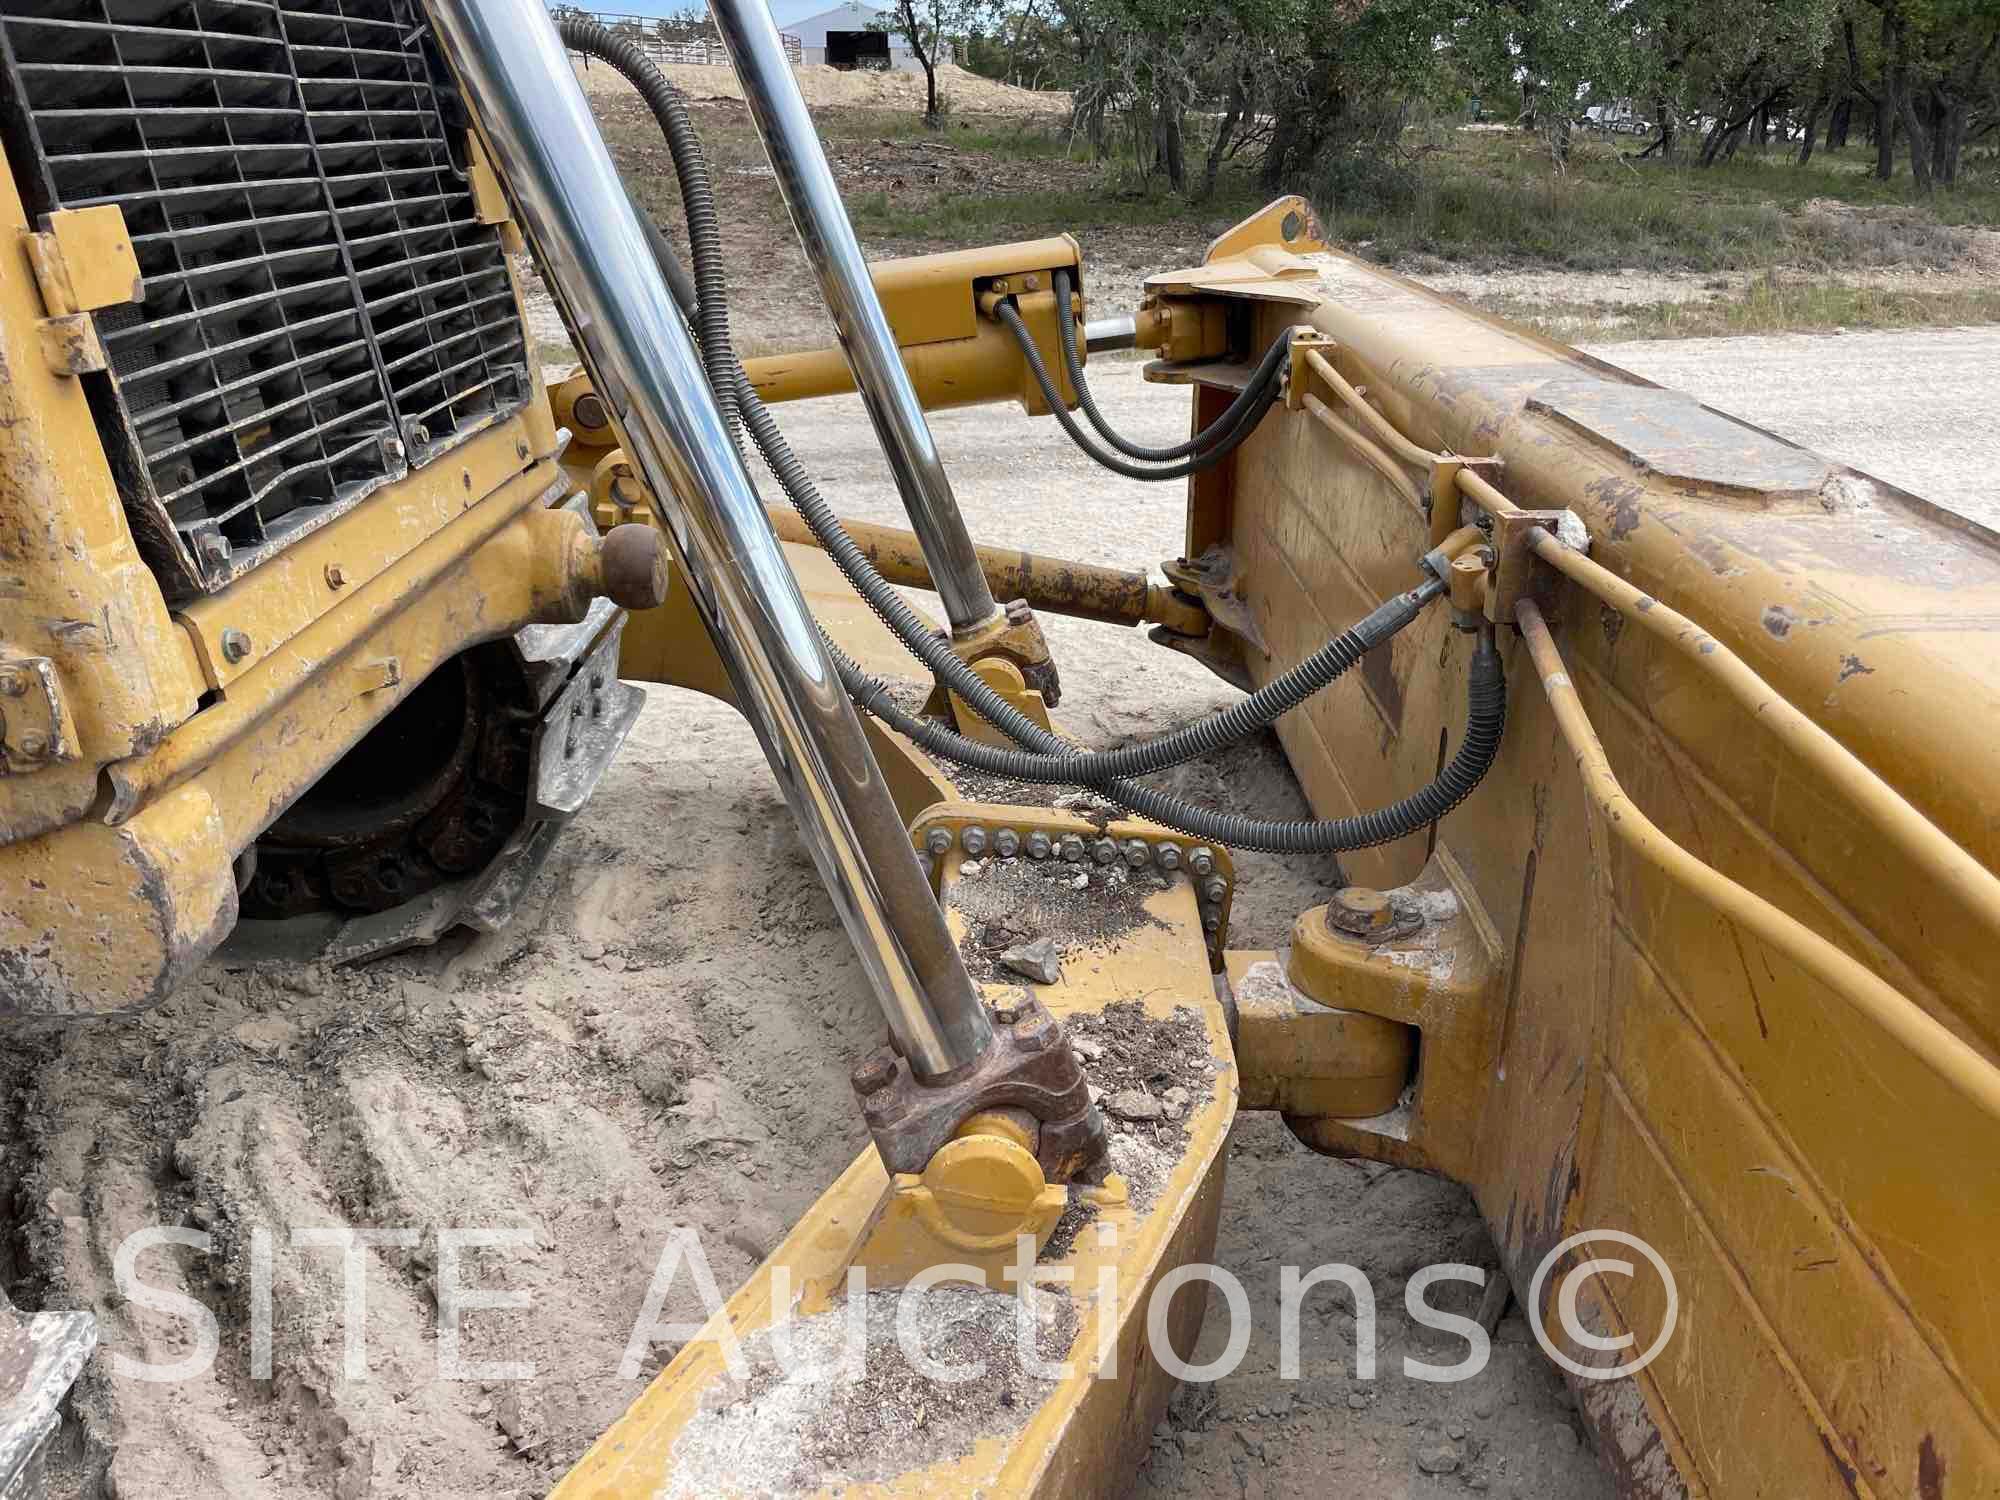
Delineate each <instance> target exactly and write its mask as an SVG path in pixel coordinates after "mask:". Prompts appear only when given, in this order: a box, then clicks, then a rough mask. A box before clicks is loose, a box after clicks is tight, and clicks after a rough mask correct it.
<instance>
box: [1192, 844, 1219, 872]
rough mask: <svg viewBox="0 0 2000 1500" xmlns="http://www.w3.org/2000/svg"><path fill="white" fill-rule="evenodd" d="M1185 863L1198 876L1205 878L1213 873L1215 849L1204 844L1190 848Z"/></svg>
mask: <svg viewBox="0 0 2000 1500" xmlns="http://www.w3.org/2000/svg"><path fill="white" fill-rule="evenodd" d="M1187 864H1188V868H1189V869H1190V870H1192V871H1193V872H1194V873H1195V875H1196V876H1197V877H1198V878H1200V879H1202V880H1206V879H1208V877H1209V876H1211V875H1213V874H1214V873H1215V851H1214V850H1213V849H1211V848H1209V847H1208V845H1206V844H1202V845H1200V846H1199V847H1197V848H1194V849H1190V850H1189V851H1188V857H1187Z"/></svg>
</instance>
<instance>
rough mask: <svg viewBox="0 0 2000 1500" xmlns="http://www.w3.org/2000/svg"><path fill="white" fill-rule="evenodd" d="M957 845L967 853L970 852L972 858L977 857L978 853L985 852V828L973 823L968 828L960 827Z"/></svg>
mask: <svg viewBox="0 0 2000 1500" xmlns="http://www.w3.org/2000/svg"><path fill="white" fill-rule="evenodd" d="M958 847H959V848H961V849H963V850H964V851H965V852H966V853H967V854H970V855H971V856H972V857H973V858H974V859H977V858H979V856H980V855H982V854H984V853H985V852H986V830H985V829H984V828H981V827H979V826H978V825H977V824H974V825H973V826H972V827H970V828H963V829H960V830H959V834H958Z"/></svg>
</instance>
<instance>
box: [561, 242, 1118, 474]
mask: <svg viewBox="0 0 2000 1500" xmlns="http://www.w3.org/2000/svg"><path fill="white" fill-rule="evenodd" d="M1059 269H1060V270H1067V271H1069V272H1070V273H1071V275H1072V279H1073V280H1076V281H1078V282H1079V283H1080V280H1081V277H1082V273H1083V257H1082V252H1081V251H1080V250H1079V249H1078V248H1077V243H1076V241H1075V240H1074V239H1072V238H1071V237H1070V236H1068V235H1057V236H1054V237H1052V238H1049V239H1043V240H1024V241H1021V242H1020V243H1018V244H1011V245H991V246H984V247H981V248H978V249H972V250H947V251H943V252H941V253H939V254H936V255H915V256H908V257H905V258H903V259H898V260H883V261H876V262H874V263H873V264H871V265H870V266H869V274H870V276H871V278H872V279H873V281H874V283H875V291H876V295H877V296H879V297H880V298H881V299H882V310H883V312H884V314H885V315H886V316H887V317H888V320H889V326H890V328H891V329H892V330H893V331H894V333H895V335H896V342H897V344H898V346H899V347H900V348H901V350H902V354H903V365H904V368H905V369H907V370H908V371H909V372H910V380H911V382H912V384H913V385H914V386H915V387H916V392H917V399H918V400H919V401H920V402H921V403H922V404H923V406H924V409H925V410H927V411H943V410H948V409H949V408H952V407H956V406H977V405H981V404H984V403H988V402H995V401H1018V402H1020V403H1021V407H1022V409H1023V410H1024V411H1026V412H1028V413H1030V414H1031V415H1042V414H1045V413H1046V412H1047V411H1048V403H1047V402H1046V401H1045V400H1044V399H1043V398H1042V391H1041V387H1040V386H1039V385H1038V384H1037V383H1036V381H1035V378H1034V376H1033V374H1032V373H1030V371H1029V369H1028V365H1027V361H1025V360H1024V359H1023V358H1022V357H1021V350H1020V347H1019V346H1018V345H1016V344H1015V342H1014V339H1013V336H1012V335H1011V334H1009V333H1008V332H1007V330H1006V329H1004V328H1002V327H1001V326H1000V324H999V322H998V321H997V320H996V319H995V318H994V317H993V316H991V315H990V314H988V313H982V311H981V307H980V299H981V298H982V296H984V297H992V296H999V295H1004V296H1012V297H1014V298H1016V299H1017V303H1018V305H1019V306H1020V308H1021V311H1022V315H1023V318H1024V319H1025V320H1026V321H1027V323H1028V327H1029V330H1030V332H1031V333H1032V334H1033V335H1034V338H1035V342H1036V344H1037V345H1038V346H1039V347H1040V349H1041V351H1042V355H1043V358H1044V359H1045V360H1046V361H1047V362H1048V366H1049V368H1050V370H1052V371H1053V372H1055V378H1056V381H1057V388H1058V389H1059V390H1060V391H1061V392H1062V394H1063V396H1064V398H1065V399H1066V400H1067V401H1069V402H1070V403H1071V404H1072V405H1073V404H1074V403H1075V392H1074V391H1072V390H1071V389H1070V388H1069V377H1068V375H1067V374H1066V373H1064V371H1063V368H1062V360H1061V359H1060V358H1059V357H1058V347H1057V343H1056V320H1055V301H1054V298H1053V297H1052V295H1051V294H1050V291H1049V288H1050V287H1051V286H1052V285H1053V284H1054V281H1053V277H1052V275H1051V273H1052V272H1054V271H1056V270H1059ZM1076 310H1077V313H1078V316H1079V317H1080V316H1081V315H1082V310H1083V309H1082V304H1081V303H1080V302H1079V303H1078V306H1077V309H1076ZM1084 357H1086V358H1087V357H1088V355H1087V353H1086V354H1084ZM743 369H744V373H746V374H747V375H748V376H749V377H750V384H751V385H752V386H753V387H755V388H756V391H757V394H758V395H759V396H761V397H762V398H763V399H764V400H765V401H767V402H771V403H776V402H780V401H806V400H810V399H812V398H813V397H816V396H834V395H840V394H842V393H844V392H847V391H851V390H853V389H854V374H853V372H852V371H851V370H850V369H848V366H847V358H846V356H845V355H843V354H842V353H841V352H840V350H839V349H838V348H836V347H834V346H832V345H826V346H823V347H820V348H814V349H800V350H793V351H788V352H784V353H779V354H763V355H756V356H754V357H751V358H748V359H745V360H744V361H743ZM589 390H590V381H589V379H588V378H587V377H586V376H584V375H583V374H582V373H581V372H580V371H579V372H577V373H576V374H573V375H571V376H569V377H568V378H566V379H564V380H562V381H560V382H558V383H557V385H556V387H555V388H554V390H553V391H552V392H551V395H552V397H553V401H554V406H555V418H556V421H557V422H558V423H559V424H561V425H562V426H565V427H568V428H569V429H570V430H571V432H572V433H573V434H574V435H575V439H576V441H577V443H578V444H579V445H580V446H582V447H584V448H596V449H601V448H608V447H610V446H611V445H612V444H614V443H615V442H616V441H617V437H616V435H615V434H614V433H613V432H612V430H611V424H610V422H609V420H608V418H606V417H604V416H603V415H602V412H601V408H599V407H594V406H591V405H589V404H586V405H585V407H584V409H583V410H582V411H581V412H579V411H578V409H577V402H578V400H579V398H581V397H582V396H583V395H584V394H585V393H587V392H588V391H589ZM585 419H588V420H585Z"/></svg>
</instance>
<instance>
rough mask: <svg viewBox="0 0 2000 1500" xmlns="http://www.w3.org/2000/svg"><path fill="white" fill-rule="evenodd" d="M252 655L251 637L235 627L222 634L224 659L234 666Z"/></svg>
mask: <svg viewBox="0 0 2000 1500" xmlns="http://www.w3.org/2000/svg"><path fill="white" fill-rule="evenodd" d="M249 654H250V637H249V636H247V635H245V634H244V633H243V632H242V631H240V630H238V629H237V628H236V627H235V626H233V625H232V626H230V627H229V629H227V630H225V631H223V632H222V659H223V660H224V661H226V662H228V663H230V664H231V665H232V666H233V665H235V664H236V663H237V662H239V661H241V660H243V658H244V657H246V656H248V655H249Z"/></svg>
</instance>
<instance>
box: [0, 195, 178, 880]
mask: <svg viewBox="0 0 2000 1500" xmlns="http://www.w3.org/2000/svg"><path fill="white" fill-rule="evenodd" d="M0 239H4V240H5V241H6V242H7V243H6V244H5V246H4V247H3V248H0V536H4V537H5V538H6V540H5V543H4V544H0V657H4V658H6V659H8V660H10V661H14V662H35V661H39V662H46V663H47V664H48V667H49V670H50V672H51V674H52V676H53V680H54V683H55V685H56V689H57V692H58V693H59V696H60V700H61V707H60V713H61V715H62V717H63V718H64V719H65V720H66V722H67V724H68V725H69V726H70V728H71V729H72V730H73V733H74V735H75V751H76V753H75V755H74V757H72V758H70V759H66V760H63V761H60V762H54V763H48V764H43V765H40V766H38V767H35V768H33V769H31V768H30V767H29V766H27V765H24V764H22V763H21V762H20V760H17V758H16V756H15V754H14V753H13V751H12V750H10V752H9V754H8V756H7V760H6V774H4V775H0V845H5V844H9V843H12V842H15V841H17V840H20V839H23V838H28V837H32V836H33V835H35V834H36V833H40V832H43V831H45V830H47V829H50V828H55V827H59V826H61V825H62V824H64V823H66V822H69V821H70V820H72V819H74V818H77V817H80V816H82V815H83V813H84V811H85V810H86V809H87V808H88V807H89V806H90V803H91V801H92V799H93V798H94V797H95V795H96V792H97V776H98V771H99V769H100V768H101V767H103V766H105V765H107V764H109V763H110V762H112V761H115V760H119V759H122V758H124V757H126V756H129V755H133V754H136V753H139V752H142V751H144V750H145V749H147V748H148V747H150V746H151V745H153V744H156V743H157V742H158V741H159V739H160V737H161V736H162V735H164V734H165V733H166V732H167V730H168V729H170V728H171V727H172V726H173V725H175V724H177V723H179V722H180V721H181V720H183V719H185V718H186V717H187V716H188V715H189V714H191V713H193V712H194V708H195V704H196V701H197V699H198V698H199V697H200V695H201V692H202V689H203V683H202V680H201V676H200V673H199V670H198V669H197V666H196V664H195V662H194V661H193V659H192V656H191V653H190V652H189V650H188V648H187V643H186V642H185V640H183V639H182V637H181V635H180V632H179V631H178V630H176V629H175V628H174V626H173V623H172V621H171V619H170V618H169V616H168V613H167V607H166V604H165V602H164V601H163V600H162V598H161V596H160V591H159V589H158V588H157V587H156V586H155V584H154V582H153V576H152V574H151V572H149V571H148V570H147V568H146V565H145V564H144V562H142V561H141V560H140V557H139V552H138V548H137V547H136V546H134V544H133V541H132V534H131V531H130V529H129V528H128V527H127V525H126V523H125V512H124V507H123V506H122V505H121V504H120V502H119V498H118V486H117V483H116V481H115V480H114V479H113V478H112V475H111V469H110V466H109V464H108V463H107V462H106V460H105V457H104V451H103V449H102V448H101V447H100V446H99V444H98V440H97V427H96V423H95V422H94V420H93V419H92V417H91V414H90V406H89V401H88V398H87V397H86V396H85V394H84V390H83V386H82V385H81V384H80V383H79V382H78V381H77V380H76V379H75V378H73V377H70V376H64V375H58V374H56V373H55V372H54V371H52V370H51V369H50V368H49V366H48V364H47V362H46V361H45V360H44V359H43V351H42V344H41V339H40V335H39V334H38V332H37V328H38V325H39V323H40V321H41V319H42V318H43V317H44V316H46V315H50V314H52V313H55V312H57V311H63V312H67V311H69V310H70V309H69V308H68V307H67V306H65V307H64V308H62V309H52V308H49V307H47V306H46V305H45V303H44V302H43V298H42V292H41V289H40V286H39V285H38V283H37V281H36V277H35V270H34V265H33V263H32V259H31V256H30V244H31V242H32V240H33V235H32V233H31V230H30V226H29V224H28V221H27V217H26V214H25V212H24V210H23V209H22V206H21V199H20V195H19V193H18V192H17V191H16V190H15V186H14V180H13V178H12V176H11V175H10V174H8V173H7V172H5V171H4V170H0ZM4 712H5V711H4V709H0V714H4ZM14 748H16V749H18V747H14ZM4 904H6V903H5V901H4V895H0V905H4Z"/></svg>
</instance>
